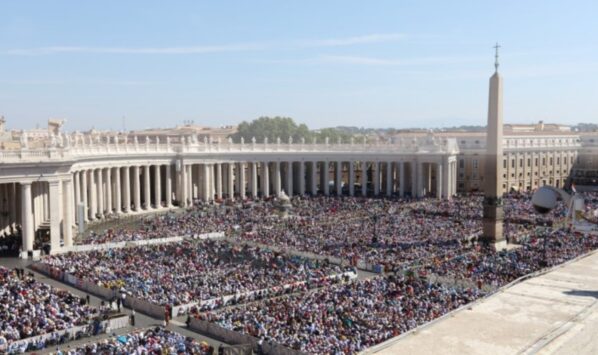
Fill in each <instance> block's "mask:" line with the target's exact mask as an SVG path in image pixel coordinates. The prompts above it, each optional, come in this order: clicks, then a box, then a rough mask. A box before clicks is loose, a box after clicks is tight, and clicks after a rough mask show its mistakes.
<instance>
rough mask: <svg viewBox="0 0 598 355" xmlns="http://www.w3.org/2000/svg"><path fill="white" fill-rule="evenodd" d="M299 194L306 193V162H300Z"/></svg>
mask: <svg viewBox="0 0 598 355" xmlns="http://www.w3.org/2000/svg"><path fill="white" fill-rule="evenodd" d="M299 195H301V196H303V195H305V162H304V161H300V162H299Z"/></svg>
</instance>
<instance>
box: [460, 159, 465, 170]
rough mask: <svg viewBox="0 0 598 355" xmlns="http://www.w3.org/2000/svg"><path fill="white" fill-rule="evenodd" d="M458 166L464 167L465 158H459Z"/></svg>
mask: <svg viewBox="0 0 598 355" xmlns="http://www.w3.org/2000/svg"><path fill="white" fill-rule="evenodd" d="M459 168H460V169H465V159H459Z"/></svg>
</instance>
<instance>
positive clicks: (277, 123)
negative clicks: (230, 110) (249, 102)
mask: <svg viewBox="0 0 598 355" xmlns="http://www.w3.org/2000/svg"><path fill="white" fill-rule="evenodd" d="M310 136H311V132H310V131H309V128H307V126H306V125H305V124H300V125H297V124H296V123H295V121H293V119H292V118H290V117H278V116H277V117H273V118H272V117H260V118H258V119H255V120H253V121H251V122H247V121H243V122H241V124H239V127H238V131H237V133H235V134H233V135H231V138H232V139H233V140H234V141H235V142H240V140H241V137H243V139H244V140H245V142H251V139H252V138H253V137H255V140H256V142H258V143H263V142H264V138H268V142H270V143H274V142H276V139H277V138H280V140H281V141H282V142H285V143H286V142H288V140H289V137H293V141H294V142H299V141H300V140H301V138H302V137H305V138H306V141H307V140H308V139H309V138H310Z"/></svg>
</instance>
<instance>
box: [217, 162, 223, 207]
mask: <svg viewBox="0 0 598 355" xmlns="http://www.w3.org/2000/svg"><path fill="white" fill-rule="evenodd" d="M222 182H223V179H222V164H220V163H216V198H218V199H221V198H222Z"/></svg>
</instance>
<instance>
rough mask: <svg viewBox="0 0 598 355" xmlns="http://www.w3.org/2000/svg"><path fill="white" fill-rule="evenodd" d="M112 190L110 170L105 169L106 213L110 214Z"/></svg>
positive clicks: (111, 209)
mask: <svg viewBox="0 0 598 355" xmlns="http://www.w3.org/2000/svg"><path fill="white" fill-rule="evenodd" d="M113 193H114V189H113V188H112V168H108V169H106V212H108V213H112V211H113V206H112V194H113Z"/></svg>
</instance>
